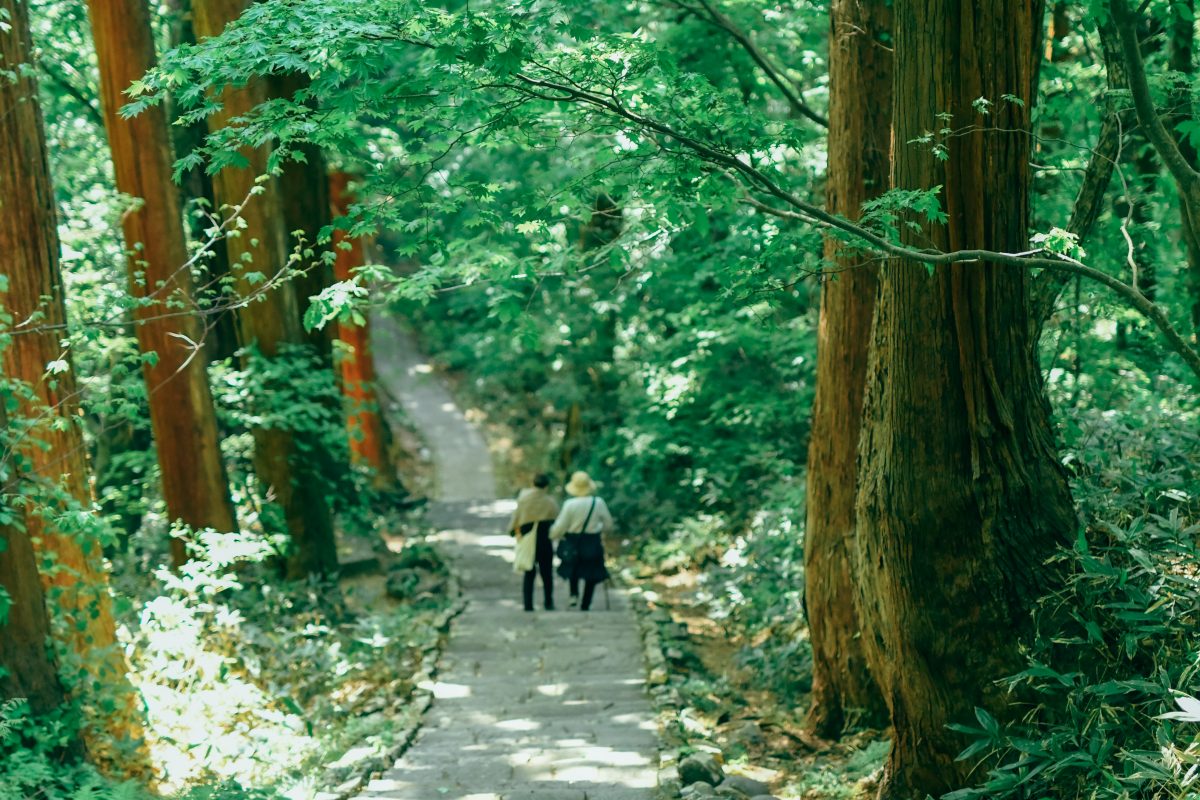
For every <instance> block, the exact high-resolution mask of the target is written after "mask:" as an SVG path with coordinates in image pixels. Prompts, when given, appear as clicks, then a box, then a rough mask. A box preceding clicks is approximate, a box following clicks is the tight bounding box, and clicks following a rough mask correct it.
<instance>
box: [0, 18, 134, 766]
mask: <svg viewBox="0 0 1200 800" xmlns="http://www.w3.org/2000/svg"><path fill="white" fill-rule="evenodd" d="M0 12H3V13H0V18H4V19H5V20H6V21H7V24H8V26H9V27H8V29H7V30H5V29H0V64H2V65H3V69H6V70H14V71H16V74H17V75H18V77H17V79H16V80H0V253H3V254H4V255H3V258H4V261H3V271H4V276H5V280H6V282H7V285H6V286H3V287H0V305H2V306H3V308H4V313H5V314H6V315H8V316H9V317H10V318H11V319H10V320H9V321H8V323H7V324H6V327H7V328H8V331H7V333H8V335H9V337H10V338H9V340H8V342H7V346H6V347H4V349H3V358H2V361H3V368H4V377H5V378H6V379H7V380H10V381H14V382H15V385H16V386H20V387H27V388H25V389H24V390H22V393H23V394H25V397H24V399H23V402H21V403H20V404H19V405H18V407H17V408H16V410H15V411H13V412H11V413H12V414H14V415H15V416H17V417H20V418H21V419H20V420H15V419H10V425H14V424H16V425H23V426H27V429H26V430H24V431H23V432H22V438H23V440H24V442H23V444H22V446H21V447H20V448H19V450H18V452H16V453H7V454H6V457H8V458H17V459H20V460H21V461H22V462H23V464H24V467H25V469H26V471H27V474H28V476H29V477H30V479H31V480H34V481H36V482H37V483H38V486H37V495H36V496H34V497H33V498H31V502H30V505H28V506H26V509H25V518H24V520H23V523H24V527H25V533H26V535H27V536H28V537H29V540H30V541H31V542H32V543H33V545H34V547H35V548H36V550H37V554H38V557H39V560H40V562H43V563H45V562H49V563H50V564H51V566H50V567H49V568H45V569H42V570H41V579H42V585H43V589H44V591H45V593H46V598H47V601H48V604H49V605H50V606H52V607H54V608H55V609H56V610H57V614H56V620H55V634H56V637H57V638H58V639H59V641H60V642H61V644H62V647H63V650H64V651H65V655H66V656H67V659H66V661H65V663H64V667H65V668H66V670H67V672H66V675H65V677H66V678H67V680H68V681H69V682H71V683H74V682H75V680H76V679H81V680H82V683H83V688H84V693H85V694H86V695H87V696H88V699H89V700H91V699H92V698H93V697H94V695H92V692H93V691H100V692H102V693H105V694H107V693H111V697H110V698H108V700H110V701H111V703H112V708H113V710H112V712H111V713H110V714H102V712H99V711H97V712H96V715H95V716H94V718H93V719H91V720H89V728H88V730H87V731H85V737H86V739H87V742H88V748H89V751H90V753H91V755H92V757H93V759H94V760H96V761H97V762H98V763H100V764H102V765H104V766H106V767H108V768H110V769H112V770H114V771H117V772H129V773H133V772H137V771H139V770H140V769H141V768H142V766H143V765H142V763H141V762H140V761H139V759H138V757H137V753H138V752H139V747H138V745H139V743H140V740H141V736H142V729H141V721H140V719H139V714H138V711H137V704H136V702H135V697H134V694H133V690H132V688H131V687H130V686H129V682H128V676H127V672H126V665H125V656H124V653H123V652H122V650H121V647H120V645H119V644H118V643H117V640H116V633H115V624H114V622H113V615H112V601H111V598H110V596H109V592H108V576H107V575H106V574H105V572H104V565H103V562H102V559H101V552H100V546H99V543H98V542H97V541H96V540H95V538H94V537H93V535H92V534H91V532H90V531H89V529H88V526H87V525H86V524H83V525H81V524H80V519H78V518H77V519H73V520H69V521H68V520H66V519H64V518H63V516H62V515H60V514H59V513H57V512H59V511H62V510H63V509H64V508H65V507H67V506H69V505H72V504H79V506H81V507H82V508H84V509H87V508H89V507H90V505H91V493H90V490H89V487H88V473H87V462H86V457H85V451H84V444H83V437H82V434H81V429H80V420H79V415H78V392H77V391H76V386H75V374H74V370H73V368H72V366H71V356H70V352H69V351H64V350H63V348H62V347H61V346H60V342H61V340H62V338H63V335H64V332H65V328H66V309H65V307H64V305H63V286H62V276H61V274H60V272H59V262H58V258H59V241H58V228H57V214H56V212H55V208H54V191H53V187H52V185H51V182H50V169H49V165H48V163H47V156H46V139H45V132H44V129H43V127H42V112H41V107H40V105H39V104H38V99H37V98H38V94H37V86H36V84H35V83H34V81H33V79H32V78H31V77H30V76H29V75H28V74H27V73H23V72H20V71H19V70H20V69H21V65H26V64H29V63H30V58H29V56H30V50H31V46H30V41H29V18H28V4H27V3H25V2H23V0H0ZM52 363H53V364H55V365H56V367H55V369H54V370H48V369H47V368H48V365H50V364H52ZM95 699H96V700H97V703H89V705H92V706H95V707H97V708H99V707H103V706H104V705H106V702H105V701H103V700H101V698H95ZM100 727H103V728H104V735H99V730H98V728H100ZM110 742H111V743H116V744H117V745H118V747H117V748H116V749H115V750H114V749H112V748H111V746H110V744H109V743H110ZM121 745H127V746H128V747H127V751H126V753H127V755H125V756H122V755H121V754H119V753H118V751H119V750H122V749H124V748H122V747H120V746H121Z"/></svg>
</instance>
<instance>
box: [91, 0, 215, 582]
mask: <svg viewBox="0 0 1200 800" xmlns="http://www.w3.org/2000/svg"><path fill="white" fill-rule="evenodd" d="M88 13H89V14H90V15H91V22H92V37H93V39H94V40H95V44H96V58H97V61H98V63H99V67H100V92H101V99H102V101H103V104H104V124H105V129H106V130H107V132H108V143H109V148H110V149H111V151H112V158H113V170H114V172H115V175H116V184H117V189H118V191H120V192H122V193H123V194H126V195H129V196H131V197H135V198H140V199H141V201H142V203H141V205H140V207H137V208H134V209H131V210H130V211H128V212H126V213H125V214H124V216H123V217H122V220H121V222H122V227H123V229H124V233H125V245H126V247H127V248H128V252H129V274H130V292H131V294H133V296H134V297H136V298H138V299H139V300H143V301H147V300H148V301H152V304H149V305H143V306H140V307H139V308H138V309H136V310H135V314H134V316H135V320H136V328H135V329H136V331H137V337H138V346H139V348H140V349H141V351H142V353H155V354H157V362H156V363H149V362H148V363H146V364H145V365H144V368H143V372H144V375H145V379H146V394H147V400H148V402H149V405H150V422H151V426H152V428H153V430H154V439H155V443H156V450H157V454H158V464H159V470H160V472H161V473H162V491H163V499H164V500H165V501H166V505H167V513H168V514H169V515H170V517H171V520H172V521H180V522H183V523H184V524H185V525H188V526H189V527H191V528H196V529H199V528H213V529H215V530H218V531H233V530H235V529H236V528H237V522H236V518H235V515H234V510H233V503H232V501H231V500H230V498H229V486H228V482H227V480H226V477H225V468H224V465H223V464H222V462H221V450H220V437H219V435H218V432H217V419H216V413H215V411H214V409H213V400H212V394H211V391H210V390H209V386H208V375H207V373H206V372H205V358H204V356H203V354H202V353H200V352H198V351H197V348H199V346H200V345H199V342H200V341H201V339H202V337H201V334H200V325H199V323H198V319H197V317H196V315H195V313H194V312H193V308H194V301H193V292H192V277H191V272H190V268H189V267H188V266H186V265H187V260H188V253H187V245H186V243H185V239H184V230H183V218H182V215H181V211H180V207H179V195H178V192H177V190H176V188H175V185H174V183H173V181H172V179H171V163H172V160H171V140H170V134H169V132H168V126H167V117H166V113H165V112H164V111H163V109H162V107H161V106H154V107H151V108H149V109H147V110H145V111H143V112H142V113H141V114H139V115H138V116H136V117H133V118H131V119H122V118H121V116H120V114H119V113H118V112H119V110H120V108H121V106H122V105H123V102H124V91H125V89H126V87H128V86H129V85H130V84H131V83H133V81H135V80H137V79H139V78H140V77H141V76H142V75H144V74H145V73H146V72H148V71H149V70H150V69H152V68H153V67H154V65H155V63H156V58H155V53H154V37H153V30H152V28H151V20H150V9H149V6H147V4H146V3H145V0H89V2H88ZM171 554H172V558H173V559H174V562H175V564H176V565H180V564H183V563H184V562H185V561H186V560H187V551H186V549H185V547H184V543H183V541H181V540H180V539H172V540H171Z"/></svg>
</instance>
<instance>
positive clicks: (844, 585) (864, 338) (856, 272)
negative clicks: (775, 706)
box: [804, 0, 892, 737]
mask: <svg viewBox="0 0 1200 800" xmlns="http://www.w3.org/2000/svg"><path fill="white" fill-rule="evenodd" d="M830 22H831V25H830V41H829V167H828V178H827V180H826V205H827V206H828V208H829V210H830V211H831V212H833V213H835V214H840V215H842V216H845V217H848V218H850V219H856V218H857V217H858V215H859V212H860V210H861V208H862V204H863V202H864V201H866V200H869V199H871V198H872V197H876V196H878V195H879V194H882V193H883V192H884V191H885V190H886V189H887V183H888V171H889V168H890V166H891V160H890V158H891V153H890V151H891V141H890V136H891V116H892V108H891V95H892V54H891V50H890V48H889V47H888V46H887V45H886V44H885V41H884V37H885V36H886V35H888V34H890V31H891V6H890V4H889V3H888V2H886V0H862V1H861V2H859V0H834V2H833V4H832V5H831V7H830ZM825 255H826V258H827V259H828V261H829V262H830V267H831V268H832V269H834V270H836V272H835V274H833V275H831V276H829V277H828V278H827V279H826V280H825V281H824V282H823V283H822V284H821V317H820V323H819V325H818V328H817V393H816V398H815V400H814V402H813V426H812V436H811V437H810V439H809V448H808V489H807V496H808V504H807V505H808V521H807V525H806V527H805V534H804V536H805V538H804V574H805V588H804V605H805V609H806V610H807V616H808V629H809V640H810V641H811V643H812V651H813V688H812V705H811V707H810V709H809V712H808V725H809V726H810V727H811V729H812V731H813V732H814V733H815V734H817V735H818V736H823V737H836V736H838V735H840V734H841V732H842V730H843V728H844V727H845V726H846V724H847V723H848V722H857V723H860V724H863V725H880V724H883V723H884V722H885V720H886V714H887V711H886V707H885V705H884V702H883V697H882V695H881V694H880V693H879V688H878V686H877V685H876V683H875V681H874V680H873V679H872V678H871V675H870V672H869V670H868V668H867V663H866V657H865V655H864V653H863V648H862V640H861V638H860V625H859V621H858V613H857V610H856V607H855V602H856V601H855V593H854V583H855V581H854V571H853V567H852V560H851V556H852V554H853V552H854V539H855V520H854V490H855V487H856V486H857V483H858V471H857V468H856V465H855V458H856V455H857V451H858V435H859V430H860V428H861V426H862V402H863V391H864V388H865V386H866V378H867V350H868V347H869V346H870V342H871V321H872V318H873V316H874V312H875V296H876V293H877V292H878V288H879V287H878V274H877V272H878V270H877V267H876V265H875V264H873V263H870V262H871V257H870V256H868V255H865V254H863V253H856V252H853V251H849V250H848V251H846V252H841V247H840V246H839V245H838V243H837V242H836V241H835V240H834V239H829V240H827V241H826V244H825ZM864 262H866V263H864Z"/></svg>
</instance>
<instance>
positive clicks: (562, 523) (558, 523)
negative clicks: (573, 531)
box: [550, 503, 571, 541]
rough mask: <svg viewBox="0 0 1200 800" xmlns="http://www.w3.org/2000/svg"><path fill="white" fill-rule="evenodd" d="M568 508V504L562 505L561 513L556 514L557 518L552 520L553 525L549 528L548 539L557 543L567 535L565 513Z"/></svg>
mask: <svg viewBox="0 0 1200 800" xmlns="http://www.w3.org/2000/svg"><path fill="white" fill-rule="evenodd" d="M570 507H571V506H570V504H568V503H563V506H562V511H559V512H558V517H557V518H556V519H555V520H554V524H553V525H551V526H550V538H551V539H553V540H554V541H558V540H559V539H561V538H562V537H563V536H565V535H566V533H567V516H568V514H567V511H568V509H570Z"/></svg>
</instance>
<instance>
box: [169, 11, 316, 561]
mask: <svg viewBox="0 0 1200 800" xmlns="http://www.w3.org/2000/svg"><path fill="white" fill-rule="evenodd" d="M248 6H249V0H194V2H193V3H192V16H193V24H194V26H195V31H196V36H197V37H199V38H205V37H209V36H216V35H217V34H219V33H221V31H223V30H224V29H225V26H226V25H228V24H229V23H230V22H233V21H234V20H236V19H237V18H238V17H239V16H240V15H241V13H242V12H243V11H244V10H245V9H246V8H247V7H248ZM220 99H221V102H222V103H223V108H222V109H221V111H219V112H218V113H216V114H214V115H213V116H211V117H209V127H210V129H211V130H214V131H215V130H219V129H220V128H223V127H225V126H226V125H229V124H232V123H231V120H232V119H233V118H235V117H238V116H241V115H244V114H248V113H250V112H251V111H252V109H253V108H254V107H255V106H257V105H258V104H259V103H261V102H263V101H265V100H266V99H267V86H266V84H265V82H264V81H263V80H261V79H256V80H254V81H251V82H250V83H249V84H247V85H246V86H244V87H240V88H230V89H226V90H225V92H224V93H223V94H222V95H221V98H220ZM243 155H244V156H245V157H246V159H247V161H248V162H249V165H248V166H247V167H244V168H240V169H239V168H233V167H229V168H226V169H223V170H221V171H220V172H219V173H218V174H217V175H216V176H215V177H214V179H213V189H214V193H215V195H216V198H217V201H218V202H219V203H221V204H222V205H224V206H231V207H232V206H239V205H243V204H244V205H243V208H242V210H241V216H242V219H243V220H244V222H245V223H246V229H245V230H244V231H241V232H240V233H241V235H237V236H230V237H228V238H227V239H226V247H227V251H228V254H229V263H230V264H231V265H232V269H233V272H234V275H235V277H236V278H237V284H236V285H237V291H238V293H239V294H240V295H241V296H242V297H243V298H248V297H250V296H251V295H257V297H256V299H255V301H252V302H248V303H245V304H243V305H242V307H241V308H240V310H239V312H238V335H239V339H240V341H241V342H242V344H243V345H247V346H248V345H253V346H255V347H257V349H258V351H259V353H261V354H262V356H264V357H265V358H268V359H274V358H278V357H279V356H280V351H281V348H282V346H285V345H288V344H303V343H304V342H305V336H304V333H303V330H302V328H301V327H300V312H299V307H298V304H297V301H296V295H295V291H294V289H293V287H292V285H291V283H290V282H287V281H284V282H281V283H278V284H276V285H274V286H272V287H271V288H270V289H268V290H265V291H264V289H263V287H262V285H260V284H258V283H256V282H254V281H252V280H249V279H248V277H247V276H248V274H249V273H252V272H254V271H258V272H261V273H263V274H265V275H266V276H268V278H269V279H273V278H274V277H275V276H277V275H280V274H281V273H283V272H284V271H285V270H286V265H287V262H288V258H287V253H288V249H287V231H286V229H285V224H284V217H283V209H282V203H281V199H280V196H279V187H278V183H277V181H276V179H275V178H274V177H271V178H268V179H267V180H266V181H265V182H263V183H262V184H261V186H260V185H259V184H258V183H257V179H258V178H259V176H262V175H266V174H267V172H268V170H267V151H266V148H262V147H260V148H256V149H253V150H251V149H246V150H245V151H244V152H243ZM256 187H257V188H261V189H263V190H264V191H262V193H261V194H257V195H254V196H252V193H253V192H254V190H255V189H256ZM253 435H254V451H255V452H254V466H255V472H256V474H257V475H258V479H259V480H260V481H261V483H262V484H263V487H264V490H265V494H266V495H268V496H270V497H271V498H272V499H273V500H274V502H275V503H276V504H277V505H278V506H279V508H280V509H281V510H282V512H283V517H284V520H285V524H286V528H287V532H288V533H289V534H290V535H291V539H292V548H291V552H290V554H289V556H288V559H287V573H288V576H289V577H293V578H299V577H303V576H305V575H309V574H329V573H331V572H334V571H335V570H336V569H337V547H336V542H335V539H334V530H333V516H332V514H331V512H330V509H329V504H328V501H327V498H326V485H325V482H324V481H323V480H322V479H321V477H320V475H319V474H318V473H317V469H316V465H318V464H321V463H326V462H327V458H328V457H327V456H324V455H322V453H323V451H324V445H323V444H322V443H321V442H320V441H319V437H318V436H317V435H315V434H304V435H301V434H298V433H297V432H295V431H293V430H291V429H286V428H261V427H260V428H256V429H255V430H254V431H253Z"/></svg>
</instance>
